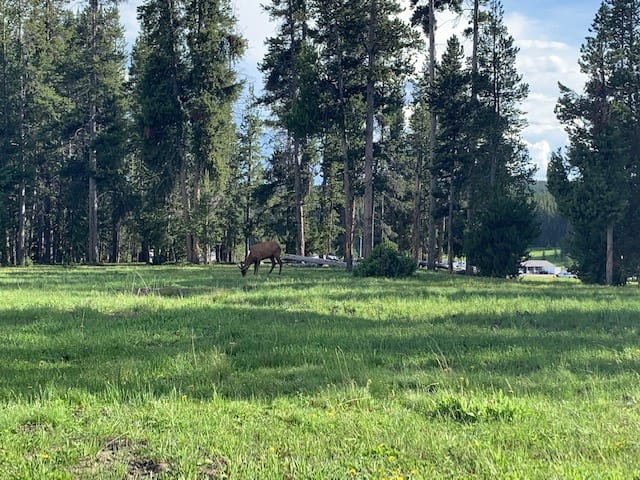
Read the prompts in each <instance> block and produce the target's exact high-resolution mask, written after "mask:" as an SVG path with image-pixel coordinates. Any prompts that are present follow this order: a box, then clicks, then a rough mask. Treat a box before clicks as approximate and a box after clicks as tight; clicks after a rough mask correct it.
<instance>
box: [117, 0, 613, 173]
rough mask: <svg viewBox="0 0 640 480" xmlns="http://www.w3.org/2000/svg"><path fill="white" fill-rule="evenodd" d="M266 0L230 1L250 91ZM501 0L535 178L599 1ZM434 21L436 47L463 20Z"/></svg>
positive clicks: (542, 169) (132, 3) (131, 23)
mask: <svg viewBox="0 0 640 480" xmlns="http://www.w3.org/2000/svg"><path fill="white" fill-rule="evenodd" d="M267 1H268V0H231V3H232V5H233V7H234V10H235V15H236V17H237V19H238V30H239V32H240V33H241V34H242V35H243V36H244V37H245V38H246V39H247V40H248V42H249V48H248V51H247V54H246V55H245V58H244V59H243V60H242V62H240V64H239V65H238V68H239V71H240V75H241V76H242V77H243V78H245V79H246V80H247V82H249V83H252V84H254V85H255V86H256V90H259V89H260V85H261V84H262V75H261V74H260V73H259V72H258V70H257V64H258V62H259V61H260V60H261V59H262V57H263V55H264V52H265V49H264V40H265V38H267V37H268V36H270V35H272V34H273V29H274V26H273V25H272V24H271V23H270V22H269V19H268V17H267V16H266V15H265V14H264V12H263V9H262V8H261V6H260V4H261V3H265V2H267ZM403 1H405V2H406V3H408V2H407V1H406V0H403ZM138 3H140V0H129V1H128V2H126V3H123V4H121V5H120V7H121V9H122V14H121V15H122V20H123V23H124V24H125V27H126V30H127V36H128V38H127V40H128V42H129V43H131V42H132V41H133V38H135V34H136V31H137V25H136V21H135V18H136V16H135V7H136V5H137V4H138ZM467 3H471V2H469V1H467ZM502 3H503V6H504V11H505V23H506V25H507V28H508V29H509V33H510V34H511V35H512V36H513V37H514V39H515V41H516V44H517V45H518V46H519V47H520V54H519V56H518V63H517V67H518V70H519V72H520V73H521V74H522V75H523V77H524V81H525V82H526V83H528V84H529V86H530V94H529V98H528V99H527V101H526V102H525V103H524V105H523V110H524V111H525V112H527V120H528V126H527V128H525V130H524V131H523V138H524V140H525V142H526V143H527V145H528V147H529V152H530V154H531V157H532V160H533V162H534V163H535V164H536V166H537V167H538V175H537V177H538V178H540V179H544V178H546V166H547V162H548V159H549V155H550V153H551V152H552V151H555V150H556V149H558V148H560V147H563V146H565V145H566V142H567V139H566V135H565V133H564V131H563V130H562V127H561V126H560V125H559V123H558V122H557V120H556V118H555V115H554V113H553V109H554V107H555V103H556V100H557V98H558V86H557V85H558V81H561V82H562V83H563V84H565V85H567V86H568V87H570V88H573V89H575V90H578V91H581V90H582V87H583V85H584V76H583V75H582V74H581V73H580V70H579V67H578V58H579V56H580V47H581V45H582V44H583V43H584V39H585V37H586V36H587V35H588V34H589V27H590V26H591V24H592V22H593V18H594V17H595V14H596V12H597V10H598V8H599V6H600V4H601V0H564V1H563V0H535V1H532V0H503V2H502ZM438 22H439V24H438V25H439V29H438V30H439V33H438V37H437V43H438V47H439V50H440V51H441V50H442V49H443V48H444V45H445V44H446V40H447V38H449V36H450V35H451V34H453V33H457V32H460V31H461V30H462V29H463V28H464V27H465V26H466V22H465V21H464V20H459V19H456V18H454V17H453V16H452V15H446V16H440V17H439V19H438Z"/></svg>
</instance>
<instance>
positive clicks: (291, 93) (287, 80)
mask: <svg viewBox="0 0 640 480" xmlns="http://www.w3.org/2000/svg"><path fill="white" fill-rule="evenodd" d="M308 4H309V2H308V1H307V0H272V1H271V4H270V5H269V6H268V7H267V11H268V12H269V15H270V17H271V19H272V20H275V21H277V22H278V23H279V27H278V30H277V32H276V36H275V37H272V38H270V39H268V40H267V45H268V53H267V55H266V56H265V58H264V60H263V62H262V64H261V65H260V69H261V70H262V72H263V73H264V74H265V78H266V81H265V94H264V98H263V102H264V103H265V104H267V105H269V108H270V109H271V110H272V112H273V113H274V115H275V117H276V121H275V123H276V125H277V127H278V128H280V129H282V130H283V131H284V132H285V134H286V136H287V137H288V141H287V144H288V147H287V150H288V152H289V156H290V160H289V162H288V163H289V165H290V167H291V179H292V181H293V184H292V185H291V187H292V190H293V199H292V200H293V203H294V205H295V208H294V212H295V221H296V244H295V251H296V253H297V254H298V255H304V253H305V250H306V241H307V240H306V233H305V228H306V227H307V223H308V222H307V218H306V214H307V212H306V210H307V197H308V194H309V191H310V183H311V171H310V170H311V168H312V164H313V163H314V159H313V158H312V156H310V155H309V154H308V153H309V151H310V147H311V144H312V143H313V141H314V137H315V135H316V134H317V133H318V131H319V116H318V105H319V103H318V102H319V72H318V65H317V62H318V58H317V53H316V51H315V48H314V45H313V43H312V40H311V32H310V27H309V22H310V16H311V11H310V8H309V5H308Z"/></svg>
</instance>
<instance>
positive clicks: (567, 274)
mask: <svg viewBox="0 0 640 480" xmlns="http://www.w3.org/2000/svg"><path fill="white" fill-rule="evenodd" d="M556 277H558V278H578V276H577V275H576V274H575V273H571V272H567V271H565V272H560V273H556Z"/></svg>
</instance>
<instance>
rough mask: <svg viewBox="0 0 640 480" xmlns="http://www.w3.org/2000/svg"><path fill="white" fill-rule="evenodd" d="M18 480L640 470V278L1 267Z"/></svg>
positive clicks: (0, 468) (1, 362)
mask: <svg viewBox="0 0 640 480" xmlns="http://www.w3.org/2000/svg"><path fill="white" fill-rule="evenodd" d="M0 344H1V347H0V438H1V439H2V441H1V442H0V478H2V479H29V480H31V479H92V480H96V479H134V478H167V479H394V480H397V479H445V478H446V479H458V478H460V479H462V478H464V479H505V478H506V479H553V478H557V479H567V478H570V479H586V478H590V479H591V478H594V479H596V478H597V479H632V478H640V291H639V290H638V288H637V287H625V288H605V287H592V286H584V285H581V284H580V283H579V282H577V281H573V280H548V279H547V281H545V282H536V281H506V280H486V279H478V278H469V277H465V276H456V275H449V274H446V273H432V272H424V271H421V272H418V273H417V274H416V275H415V276H414V277H413V278H411V279H407V280H384V279H371V278H367V279H362V278H354V277H352V276H351V275H348V274H347V273H345V272H343V271H341V270H335V269H328V268H316V269H305V268H294V267H287V266H285V268H284V269H283V273H282V275H281V276H280V277H278V276H277V275H271V276H270V277H268V276H267V275H266V271H265V270H264V269H263V270H262V273H261V275H259V276H257V277H254V276H253V275H252V274H251V273H250V274H249V275H247V277H246V278H242V277H241V276H240V273H239V271H238V269H237V267H234V266H212V267H175V266H167V267H148V266H117V267H99V268H91V267H76V268H62V267H56V268H46V267H33V268H23V269H13V268H6V269H0Z"/></svg>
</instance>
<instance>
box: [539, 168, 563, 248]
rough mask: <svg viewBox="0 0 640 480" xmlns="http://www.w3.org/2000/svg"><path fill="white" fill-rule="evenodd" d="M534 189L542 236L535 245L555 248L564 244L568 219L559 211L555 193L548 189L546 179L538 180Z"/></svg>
mask: <svg viewBox="0 0 640 480" xmlns="http://www.w3.org/2000/svg"><path fill="white" fill-rule="evenodd" d="M533 191H534V193H533V195H534V201H535V202H536V206H537V207H538V220H539V222H540V236H539V237H538V239H537V241H536V245H535V246H537V247H546V248H549V247H554V248H555V247H559V246H562V245H564V237H565V235H566V233H567V220H566V219H565V218H564V217H562V216H561V215H560V213H558V205H557V204H556V200H555V198H553V195H551V193H549V190H547V182H546V181H544V180H539V181H537V182H536V183H535V185H534V188H533Z"/></svg>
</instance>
